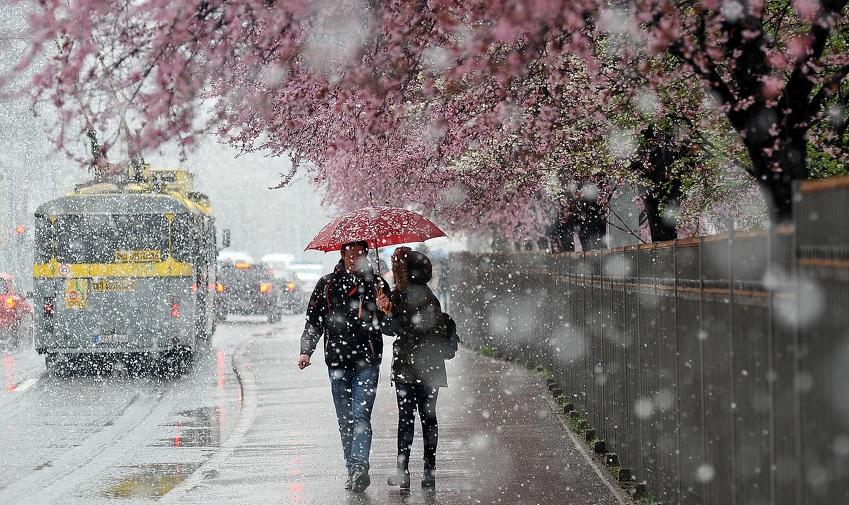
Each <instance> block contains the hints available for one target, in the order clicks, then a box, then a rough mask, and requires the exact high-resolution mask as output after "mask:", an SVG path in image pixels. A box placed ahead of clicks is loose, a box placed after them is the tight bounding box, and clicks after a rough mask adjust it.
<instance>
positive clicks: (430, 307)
mask: <svg viewBox="0 0 849 505" xmlns="http://www.w3.org/2000/svg"><path fill="white" fill-rule="evenodd" d="M392 274H393V277H394V280H395V289H394V290H392V294H391V296H390V297H386V296H385V295H383V294H380V295H378V297H377V303H378V307H379V308H380V310H381V311H383V312H384V313H386V314H387V316H388V318H387V324H386V329H385V330H384V331H385V332H386V333H387V334H389V335H395V337H396V338H395V342H394V343H393V345H392V349H393V359H392V381H393V382H394V383H395V393H396V397H397V400H398V460H397V461H398V466H397V471H396V473H395V475H392V476H390V477H389V479H388V481H387V482H388V484H389V485H390V486H400V487H401V489H409V488H410V470H409V461H410V446H411V445H412V443H413V433H414V429H415V420H416V417H415V416H416V411H417V410H418V412H419V418H420V419H421V425H422V437H423V439H424V475H423V478H422V483H421V484H422V488H425V489H433V488H434V487H435V486H436V446H437V442H438V439H439V428H438V425H437V421H436V400H437V398H438V396H439V388H440V387H445V386H447V385H448V382H447V380H446V376H445V360H444V357H443V346H444V342H445V341H446V332H447V329H446V324H445V320H444V318H443V315H442V309H441V307H440V306H439V301H438V300H437V299H436V296H434V294H433V292H432V291H431V290H430V288H429V287H428V286H427V282H428V281H429V280H430V278H431V275H432V265H431V262H430V259H428V257H427V256H425V255H424V254H422V253H420V252H418V251H413V250H411V249H410V248H409V247H399V248H398V249H396V250H395V254H393V255H392Z"/></svg>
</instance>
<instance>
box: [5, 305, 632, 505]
mask: <svg viewBox="0 0 849 505" xmlns="http://www.w3.org/2000/svg"><path fill="white" fill-rule="evenodd" d="M301 328H302V319H301V318H300V317H291V318H286V319H284V320H283V321H282V322H281V323H279V324H276V325H267V324H245V323H240V324H227V325H223V326H219V329H218V331H217V332H216V335H215V337H214V338H213V340H212V342H211V344H210V348H209V349H208V350H206V351H205V352H203V353H202V354H201V355H200V356H199V358H198V360H197V363H196V365H195V368H194V370H193V371H192V372H190V373H189V374H188V375H187V376H185V377H183V378H180V379H176V380H164V379H156V378H150V377H130V376H127V375H126V374H121V373H118V374H116V375H112V376H110V377H108V378H105V379H102V378H97V377H91V376H82V377H73V378H69V379H54V378H48V377H46V376H44V375H43V370H44V366H43V363H42V361H41V360H40V359H39V358H38V357H37V356H35V355H34V353H16V354H7V355H6V356H5V357H4V362H3V363H4V370H5V372H6V378H5V380H6V382H5V385H6V388H5V390H4V392H3V393H0V429H2V430H3V437H2V438H0V454H3V455H14V457H4V458H3V461H4V463H3V465H2V469H0V503H63V504H64V503H71V504H73V503H116V504H117V503H150V502H152V501H153V500H158V501H159V502H160V503H187V504H188V503H198V504H201V503H203V504H210V503H247V502H250V503H251V504H252V505H254V504H265V503H269V504H271V503H275V504H276V503H280V504H288V503H298V504H322V505H324V504H335V503H354V504H372V503H374V504H377V503H409V504H417V503H430V504H442V505H452V504H476V503H493V504H495V503H510V504H547V503H552V504H570V503H574V504H604V505H607V504H615V503H617V499H616V497H615V495H614V493H612V492H611V489H610V486H609V482H607V481H606V480H605V479H602V478H600V477H599V475H598V473H597V471H596V470H594V469H593V468H592V467H591V466H590V465H589V464H588V463H587V461H586V460H585V459H584V457H583V455H582V454H581V453H580V452H579V451H578V450H577V449H576V447H575V445H574V444H573V443H572V441H571V440H570V438H569V436H568V435H567V434H566V432H564V431H563V429H562V427H561V425H560V422H559V421H558V419H557V417H556V415H555V414H554V412H553V411H552V408H551V406H550V404H549V403H548V402H547V401H546V400H545V398H544V394H545V392H544V389H543V388H542V387H541V386H540V385H539V384H538V381H537V379H536V378H535V377H533V376H531V375H530V374H529V373H528V372H527V371H525V370H524V369H521V368H517V367H514V366H512V365H510V364H507V363H503V362H498V361H495V360H490V359H487V358H483V357H480V356H478V355H475V354H473V353H471V352H468V351H461V352H460V353H458V356H457V357H456V358H455V359H454V360H451V361H449V362H448V376H449V387H448V388H447V389H443V390H442V391H441V393H440V399H439V414H438V416H439V421H440V447H439V452H438V458H439V464H438V466H439V470H438V485H437V486H438V487H437V491H436V493H433V494H425V493H423V492H422V490H421V489H420V488H419V486H418V480H419V479H420V477H421V466H422V463H421V433H420V427H418V426H417V432H416V440H415V442H414V446H413V455H412V464H411V471H412V473H413V489H412V493H411V494H410V495H409V496H402V495H401V494H400V493H399V492H398V490H397V489H393V488H389V487H388V486H387V485H386V483H385V481H386V477H387V476H388V475H389V474H390V473H391V472H392V471H393V469H394V461H395V430H396V423H397V408H396V406H395V396H394V391H393V390H392V388H391V385H390V384H389V380H388V373H389V366H388V365H389V364H388V360H387V362H385V363H384V365H383V366H382V368H381V377H380V387H379V391H378V394H377V401H376V406H375V413H374V416H373V424H374V430H375V437H374V443H373V447H372V460H371V463H372V471H371V474H372V479H373V480H372V482H373V483H372V486H371V487H370V488H369V489H368V490H367V491H366V493H365V494H364V495H354V494H351V493H350V492H346V491H345V490H344V489H343V483H344V466H343V464H342V458H341V448H340V444H339V438H338V431H337V428H336V420H335V416H334V414H333V406H332V401H331V397H330V388H329V382H328V378H327V369H326V367H325V365H324V363H323V360H322V359H321V358H320V357H318V356H316V357H317V358H318V359H317V360H315V361H314V365H313V366H310V367H309V368H307V369H306V370H304V371H299V370H297V368H296V366H295V364H294V363H295V358H296V355H297V352H298V338H299V336H300V330H301ZM389 340H391V339H387V347H386V353H387V356H389V354H388V353H389V349H390V347H389ZM234 367H235V369H236V370H237V371H236V372H234Z"/></svg>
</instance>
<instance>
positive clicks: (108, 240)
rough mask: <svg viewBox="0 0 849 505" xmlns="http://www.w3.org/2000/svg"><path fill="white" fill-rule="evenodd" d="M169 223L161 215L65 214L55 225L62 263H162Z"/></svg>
mask: <svg viewBox="0 0 849 505" xmlns="http://www.w3.org/2000/svg"><path fill="white" fill-rule="evenodd" d="M167 255H168V223H167V221H166V220H165V217H164V216H162V215H159V214H87V215H62V216H59V217H58V219H57V222H56V260H57V261H58V262H60V263H113V262H124V261H130V262H147V261H162V260H164V259H165V258H166V257H167Z"/></svg>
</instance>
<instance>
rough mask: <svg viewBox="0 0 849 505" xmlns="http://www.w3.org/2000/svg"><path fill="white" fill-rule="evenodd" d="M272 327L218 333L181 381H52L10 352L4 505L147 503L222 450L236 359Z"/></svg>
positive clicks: (1, 425)
mask: <svg viewBox="0 0 849 505" xmlns="http://www.w3.org/2000/svg"><path fill="white" fill-rule="evenodd" d="M270 331H274V328H272V327H269V326H266V325H256V324H228V325H223V326H220V327H219V329H218V331H217V332H216V335H215V337H214V338H213V339H212V341H211V342H209V343H208V344H206V347H205V348H204V349H202V350H201V351H200V353H199V355H198V356H197V359H196V362H195V365H194V369H193V370H192V371H191V372H189V373H188V374H186V375H185V376H184V377H181V378H178V379H170V380H167V379H161V378H157V377H155V376H151V375H150V374H145V375H136V376H133V375H130V374H128V373H127V372H126V371H124V370H115V371H113V372H112V373H111V374H109V375H108V376H105V377H98V376H97V375H96V374H94V373H78V374H75V375H74V376H73V377H68V378H54V377H49V376H47V375H46V374H45V368H44V361H43V359H42V358H41V357H40V356H38V355H37V354H35V352H33V351H29V352H20V351H19V352H12V353H9V352H6V353H4V354H3V358H2V367H3V368H2V370H3V373H4V375H3V378H2V380H3V390H2V392H0V430H2V436H0V454H2V455H3V456H2V461H3V463H2V465H0V503H38V504H42V503H44V504H47V503H63V504H65V503H71V504H72V503H86V504H89V503H101V502H103V503H113V502H121V503H123V502H127V503H132V502H136V501H138V502H149V501H150V500H152V499H155V498H157V497H159V496H162V495H164V494H166V493H167V492H169V491H170V490H171V489H173V488H174V486H176V485H177V484H179V483H180V482H181V481H182V480H183V479H185V478H186V477H188V476H189V475H191V474H192V472H193V471H194V470H196V469H197V468H199V467H200V466H201V465H202V464H203V463H204V462H206V461H207V460H208V459H209V458H210V457H211V456H212V455H213V454H215V453H216V452H217V450H218V449H219V448H220V446H221V443H222V441H223V440H226V438H227V436H228V435H229V433H230V432H231V431H232V428H233V426H234V425H235V423H236V421H237V420H238V417H239V414H240V411H241V398H242V397H241V389H240V383H239V381H238V380H237V377H236V375H235V374H234V372H233V367H232V355H233V352H235V351H236V349H237V348H238V346H239V345H240V344H242V343H244V342H245V340H247V339H250V338H256V337H255V334H259V333H268V332H270Z"/></svg>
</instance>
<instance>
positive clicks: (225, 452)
mask: <svg viewBox="0 0 849 505" xmlns="http://www.w3.org/2000/svg"><path fill="white" fill-rule="evenodd" d="M248 345H250V343H246V344H244V346H240V347H238V348H237V349H236V351H235V352H234V353H233V357H232V358H231V365H232V368H233V373H234V374H235V375H236V381H237V382H238V384H239V389H240V391H241V395H242V408H241V415H240V416H239V420H238V421H237V422H236V426H235V427H234V428H233V432H232V433H231V434H230V436H229V437H228V438H227V440H226V441H225V442H224V443H223V444H221V449H220V450H218V451H217V452H216V453H215V454H213V455H212V456H211V457H210V458H209V459H208V460H207V461H205V462H204V463H203V464H201V465H200V466H199V467H198V468H197V469H196V470H195V471H194V472H192V474H191V475H189V476H188V477H187V478H186V479H185V480H183V481H182V482H180V483H179V484H177V485H176V486H174V488H173V489H171V491H169V492H168V493H166V494H165V495H163V496H162V497H161V498H160V499H159V500H158V502H159V503H177V502H178V501H179V500H180V499H181V498H183V497H185V496H188V495H189V493H191V492H192V491H194V490H195V489H196V488H197V487H198V486H200V485H201V484H202V483H203V481H204V480H206V479H207V478H211V477H213V476H216V475H219V474H220V471H221V468H222V466H223V464H224V463H225V462H226V461H227V459H229V458H230V455H231V454H232V453H233V451H234V450H235V449H236V448H238V447H239V446H240V445H241V444H242V441H243V440H244V439H245V435H247V432H248V430H249V429H250V427H251V426H252V425H253V423H254V419H255V418H256V411H257V404H256V387H255V386H256V382H254V376H253V371H252V370H250V367H249V366H245V363H244V362H243V359H244V353H245V349H244V348H245V347H247V346H248Z"/></svg>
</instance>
